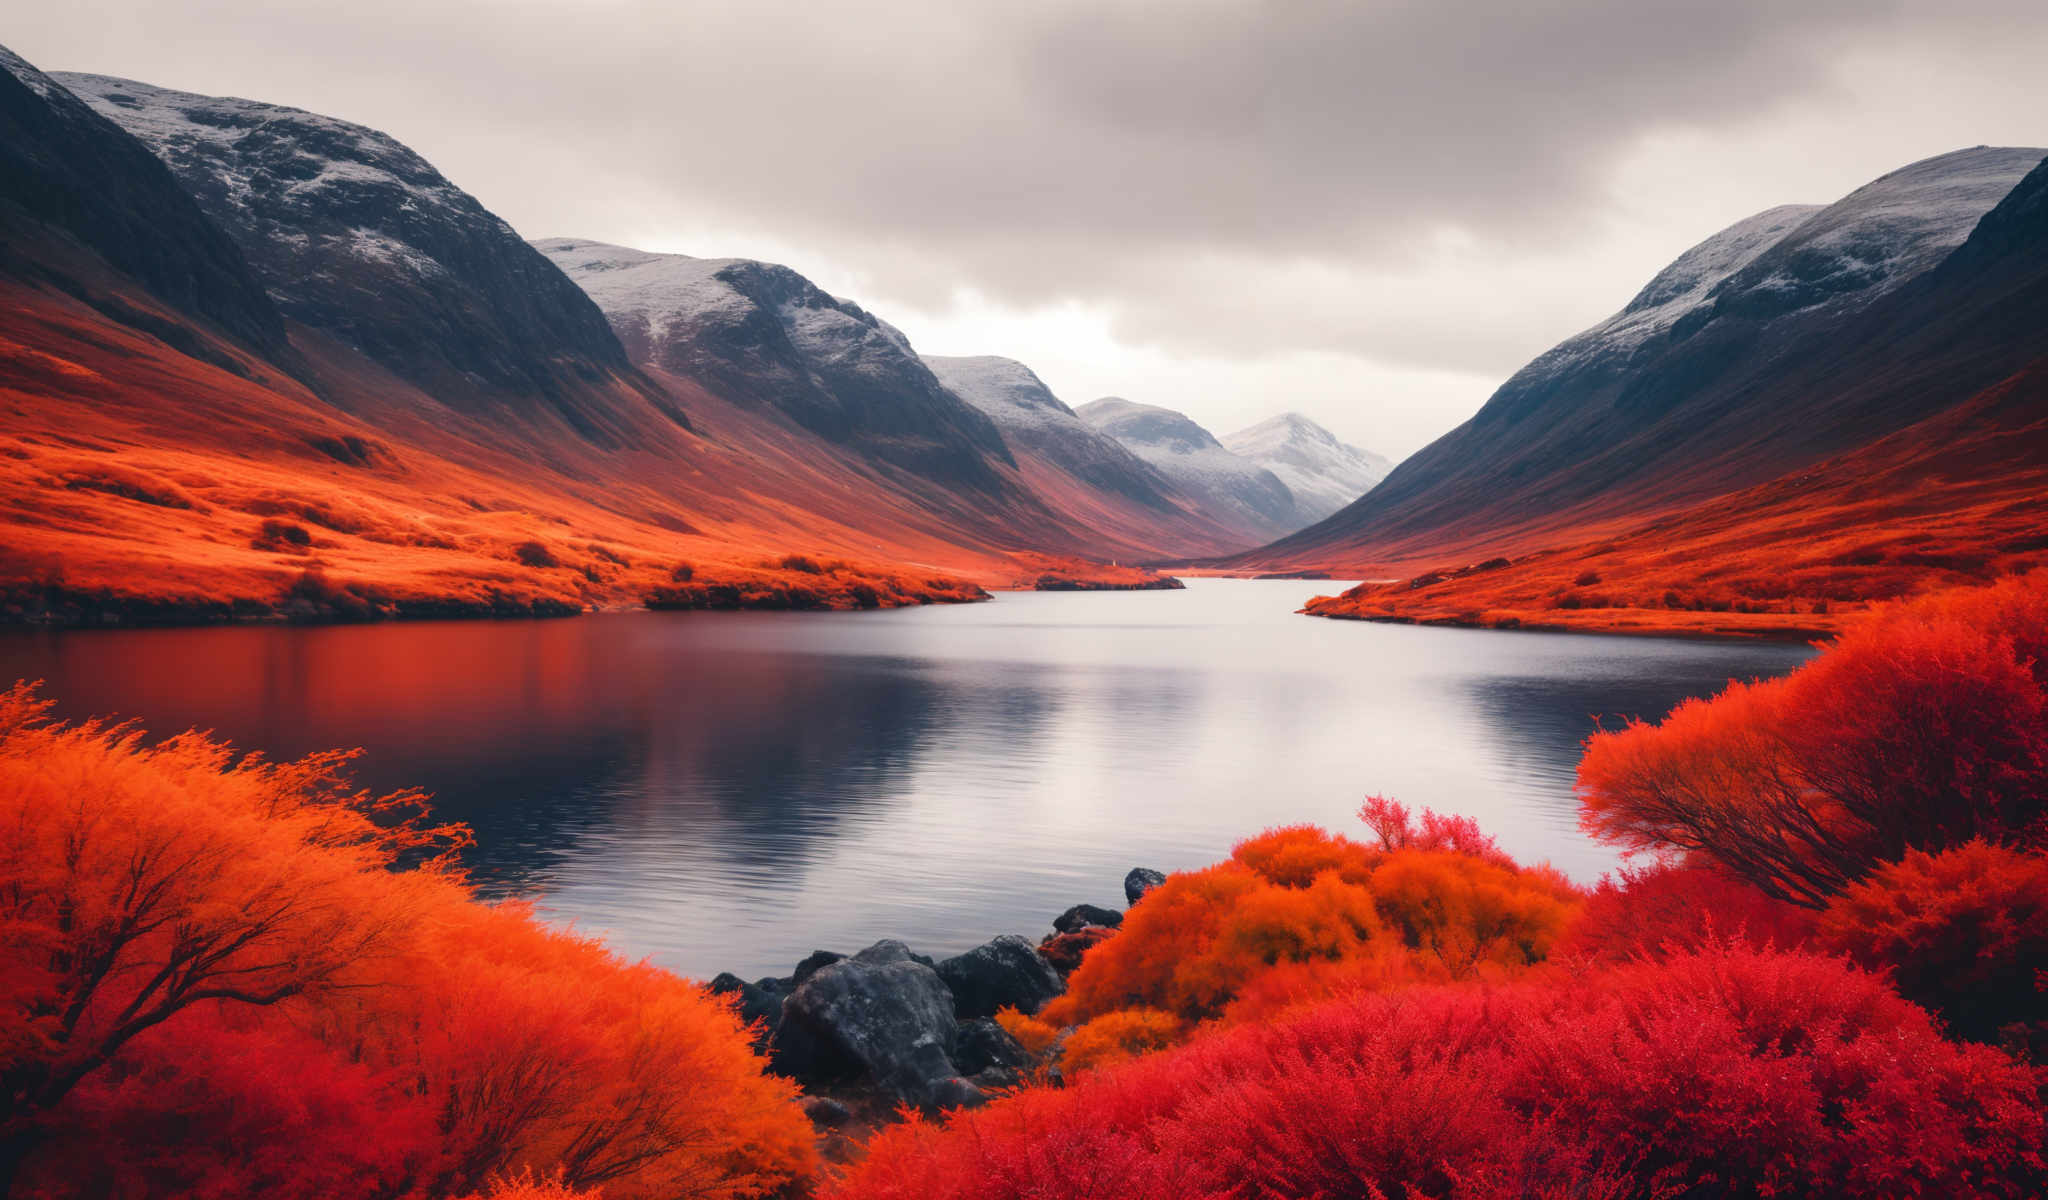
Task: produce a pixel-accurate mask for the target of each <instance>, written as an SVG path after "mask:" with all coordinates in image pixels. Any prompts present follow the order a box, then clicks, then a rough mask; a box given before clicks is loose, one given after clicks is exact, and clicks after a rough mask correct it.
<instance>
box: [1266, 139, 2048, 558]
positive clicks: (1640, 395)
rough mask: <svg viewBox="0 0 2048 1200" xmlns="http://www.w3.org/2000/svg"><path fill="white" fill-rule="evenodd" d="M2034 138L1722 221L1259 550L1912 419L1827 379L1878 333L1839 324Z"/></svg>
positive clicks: (1322, 544) (1627, 492)
mask: <svg viewBox="0 0 2048 1200" xmlns="http://www.w3.org/2000/svg"><path fill="white" fill-rule="evenodd" d="M2043 154H2044V152H2043V151H2042V150H2040V149H2031V148H2011V147H1987V146H1978V147H1974V148H1971V149H1966V150H1958V151H1954V152H1952V153H1948V154H1942V155H1937V156H1935V157H1933V158H1929V159H1925V160H1922V161H1920V162H1915V163H1911V164H1909V165H1907V166H1905V167H1901V168H1900V169H1898V170H1896V171H1892V172H1890V173H1888V174H1886V175H1884V176H1881V177H1879V178H1877V179H1875V180H1872V181H1871V182H1870V183H1868V184H1865V185H1864V186H1862V187H1860V188H1857V189H1856V190H1855V191H1853V192H1851V193H1849V194H1848V195H1846V196H1844V197H1843V198H1841V199H1840V200H1838V201H1836V202H1835V203H1833V204H1829V205H1827V206H1825V207H1815V206H1811V205H1788V206H1785V207H1781V208H1774V209H1770V210H1768V211H1765V212H1762V213H1758V214H1757V215H1755V216H1753V217H1750V218H1748V219H1746V220H1743V221H1739V222H1737V223H1735V224H1734V225H1731V226H1729V227H1728V228H1726V229H1723V230H1721V231H1720V232H1718V233H1716V234H1714V235H1713V236H1712V237H1710V238H1707V239H1706V240H1705V241H1703V242H1701V243H1699V244H1698V245H1696V246H1694V247H1693V248H1692V249H1690V250H1688V251H1686V252H1685V254H1683V255H1681V256H1680V257H1679V258H1678V259H1677V260H1676V261H1674V262H1672V263H1671V264H1670V265H1669V266H1667V267H1666V268H1665V269H1664V270H1662V271H1660V272H1659V273H1658V274H1657V275H1656V277H1655V278H1653V279H1652V280H1651V281H1650V282H1649V283H1648V284H1647V285H1646V286H1645V287H1644V288H1643V289H1642V290H1641V291H1640V292H1638V293H1637V294H1636V296H1635V297H1634V298H1633V299H1632V300H1631V301H1630V302H1629V303H1628V305H1627V306H1626V307H1624V308H1623V309H1622V310H1621V311H1620V312H1619V313H1616V314H1615V315H1614V316H1613V317H1610V318H1609V319H1607V320H1606V321H1603V322H1601V323H1600V324H1598V325H1596V326H1594V327H1593V328H1591V329H1588V330H1585V331H1584V332H1582V333H1579V334H1576V335H1574V336H1573V337H1571V338H1568V339H1566V340H1565V341H1563V342H1561V343H1560V344H1558V345H1557V346H1556V347H1554V348H1552V349H1551V350H1549V351H1548V352H1546V353H1544V354H1543V355H1541V356H1540V357H1538V358H1536V359H1535V360H1533V361H1532V362H1530V363H1529V364H1528V365H1526V366H1524V367H1523V368H1522V369H1521V370H1520V371H1517V372H1516V373H1515V374H1514V375H1513V376H1512V377H1511V378H1509V379H1508V380H1507V382H1505V383H1504V384H1502V385H1501V387H1500V388H1499V390H1497V391H1496V392H1495V393H1494V394H1493V396H1492V397H1491V398H1490V399H1489V400H1488V401H1487V403H1486V405H1485V406H1484V407H1483V408H1481V409H1480V411H1479V412H1478V413H1477V414H1475V415H1474V416H1473V417H1472V419H1471V420H1469V421H1467V422H1466V423H1465V424H1464V425H1461V426H1460V427H1458V428H1457V429H1455V430H1452V431H1451V432H1450V433H1448V434H1445V435H1444V436H1443V437H1441V438H1439V439H1438V440H1437V441H1436V442H1434V443H1432V444H1431V445H1429V446H1428V447H1426V448H1424V449H1423V450H1421V451H1419V452H1417V453H1416V454H1414V455H1412V456H1410V457H1409V458H1408V459H1406V460H1405V461H1403V462H1402V463H1401V464H1400V466H1398V467H1397V468H1396V469H1395V470H1394V471H1393V472H1392V473H1391V474H1389V475H1388V477H1387V478H1386V479H1385V480H1384V481H1383V482H1382V483H1380V484H1379V485H1378V486H1377V487H1375V488H1374V489H1373V490H1372V491H1371V492H1370V493H1369V494H1367V495H1366V496H1365V497H1364V498H1363V499H1362V500H1361V501H1360V502H1359V503H1357V504H1355V505H1352V506H1350V507H1348V508H1346V509H1344V510H1341V511H1340V512H1338V513H1337V514H1334V515H1333V516H1331V517H1330V518H1328V519H1327V520H1325V521H1323V522H1320V523H1318V524H1317V525H1316V526H1314V527H1313V528H1311V529H1307V530H1304V531H1302V533H1300V534H1299V535H1297V536H1295V537H1292V538H1289V539H1287V541H1286V542H1284V543H1282V544H1279V545H1276V546H1272V547H1268V548H1266V550H1263V551H1261V553H1262V554H1265V555H1267V557H1266V558H1265V559H1262V560H1261V564H1260V565H1268V564H1271V563H1281V562H1291V561H1294V560H1293V559H1291V558H1290V556H1300V555H1311V554H1312V555H1324V556H1327V555H1329V554H1331V553H1333V552H1334V551H1336V550H1338V549H1342V550H1343V552H1345V553H1363V551H1362V549H1361V548H1363V547H1367V546H1372V547H1384V546H1390V545H1394V544H1397V543H1398V544H1403V545H1432V546H1436V545H1441V544H1443V543H1444V541H1445V540H1446V539H1447V538H1450V537H1452V536H1459V537H1471V538H1474V539H1478V538H1481V537H1482V536H1484V535H1487V532H1488V531H1499V530H1511V529H1518V528H1525V527H1534V526H1536V525H1538V524H1540V523H1541V522H1544V521H1547V520H1550V519H1551V518H1552V515H1553V514H1557V513H1561V512H1570V511H1575V510H1576V509H1578V508H1579V507H1581V506H1584V507H1585V508H1586V510H1587V511H1599V512H1603V513H1605V514H1607V515H1610V516H1611V515H1613V513H1614V512H1615V511H1617V506H1619V505H1623V504H1634V505H1646V504H1651V503H1664V504H1669V503H1675V502H1679V501H1683V500H1685V499H1688V498H1697V497H1704V496H1710V495H1715V494H1719V493H1720V492H1723V491H1726V490H1728V489H1731V488H1737V487H1742V486H1747V485H1748V484H1751V483H1755V482H1758V481H1761V480H1763V479H1766V478H1771V477H1773V475H1774V473H1777V472H1782V471H1785V470H1789V469H1792V468H1793V467H1794V466H1796V465H1797V464H1800V463H1804V462H1812V461H1817V460H1819V459H1821V458H1824V457H1826V456H1828V455H1830V454H1835V453H1839V452H1841V451H1842V450H1844V449H1846V448H1848V447H1851V446H1853V445H1856V444H1860V443H1859V439H1861V438H1863V437H1866V436H1868V435H1870V433H1871V431H1872V430H1874V429H1876V428H1879V427H1893V428H1895V427H1897V426H1896V425H1894V424H1891V423H1893V422H1898V421H1905V420H1910V419H1913V417H1914V415H1915V413H1916V411H1917V410H1916V406H1915V404H1914V403H1913V402H1912V399H1911V392H1910V390H1908V391H1907V392H1904V393H1897V392H1894V391H1892V390H1888V389H1874V390H1867V391H1866V392H1865V393H1850V392H1843V391H1841V390H1839V389H1838V388H1837V387H1836V385H1835V382H1834V380H1835V377H1837V376H1844V377H1845V376H1846V375H1848V374H1851V373H1854V372H1855V371H1856V370H1860V369H1862V368H1861V367H1859V366H1858V365H1857V364H1856V363H1854V362H1850V361H1848V358H1845V357H1844V356H1848V357H1849V358H1853V357H1854V356H1856V355H1859V354H1874V353H1877V352H1879V351H1880V350H1881V349H1882V348H1881V347H1868V346H1856V345H1850V344H1846V343H1844V342H1843V340H1842V339H1843V338H1844V337H1845V336H1846V332H1845V331H1847V330H1849V329H1851V328H1853V327H1854V326H1855V323H1856V322H1858V321H1861V320H1862V319H1863V318H1864V317H1865V315H1866V314H1868V313H1870V312H1872V311H1875V310H1877V309H1878V308H1879V307H1880V306H1881V305H1883V304H1885V303H1888V302H1889V301H1891V300H1892V299H1893V298H1894V297H1896V296H1899V295H1906V294H1908V289H1909V285H1913V284H1915V281H1917V280H1921V279H1924V278H1927V277H1929V276H1930V275H1932V274H1933V273H1934V272H1935V268H1937V267H1938V266H1940V265H1941V264H1943V263H1944V262H1945V260H1947V259H1948V258H1949V256H1950V255H1951V254H1952V253H1954V252H1955V251H1956V249H1957V248H1958V247H1960V246H1962V245H1963V244H1964V242H1965V241H1966V239H1969V238H1970V236H1971V234H1972V231H1973V230H1974V229H1976V228H1977V226H1978V224H1979V222H1980V220H1981V219H1982V218H1983V217H1984V216H1985V215H1986V214H1987V213H1988V212H1990V211H1991V210H1992V209H1993V207H1994V206H1995V205H1998V204H1999V203H2000V202H2001V200H2003V199H2004V198H2005V197H2006V196H2007V195H2008V194H2009V193H2011V192H2012V190H2013V189H2014V188H2015V187H2016V186H2017V185H2018V184H2019V183H2020V181H2021V180H2022V179H2023V178H2025V177H2027V175H2028V173H2029V172H2030V171H2032V170H2033V169H2034V168H2035V167H2036V165H2037V164H2039V163H2040V162H2041V161H2042V157H2043ZM1893 336H1896V335H1893ZM1969 365H1970V364H1967V363H1959V364H1957V368H1958V369H1960V368H1962V367H1967V366H1969ZM1899 369H1900V370H1906V369H1907V368H1899ZM1879 390H1882V391H1883V394H1884V395H1885V396H1886V397H1888V398H1887V399H1886V400H1884V402H1883V404H1882V405H1879V404H1878V402H1877V401H1876V400H1874V399H1872V397H1873V396H1875V395H1876V394H1877V392H1878V391H1879ZM1859 396H1860V397H1861V398H1860V399H1859ZM1859 406H1861V407H1859ZM1852 411H1854V412H1855V413H1856V414H1857V415H1856V416H1854V417H1851V416H1849V415H1847V414H1849V413H1850V412H1852ZM1920 415H1924V413H1921V414H1920Z"/></svg>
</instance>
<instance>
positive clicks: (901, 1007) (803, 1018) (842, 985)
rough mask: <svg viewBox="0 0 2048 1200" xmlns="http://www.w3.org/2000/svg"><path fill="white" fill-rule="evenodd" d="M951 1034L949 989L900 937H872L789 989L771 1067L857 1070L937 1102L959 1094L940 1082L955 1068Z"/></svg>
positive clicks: (913, 1100) (923, 1102) (804, 1072)
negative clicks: (868, 942)
mask: <svg viewBox="0 0 2048 1200" xmlns="http://www.w3.org/2000/svg"><path fill="white" fill-rule="evenodd" d="M954 1033H955V1023H954V1018H953V995H952V993H951V992H950V991H948V990H947V988H946V985H945V983H944V981H942V980H941V979H940V978H939V976H938V973H937V972H936V971H934V970H932V969H931V968H930V967H928V966H925V965H924V964H923V963H920V962H918V961H916V960H915V959H914V958H913V957H912V956H911V954H910V951H909V949H908V948H907V947H905V946H904V945H903V943H901V942H878V943H876V944H875V945H873V946H870V947H868V948H867V949H866V950H863V951H861V952H860V953H859V954H856V955H854V956H853V957H852V958H850V959H842V960H840V961H838V962H834V963H830V964H828V965H826V966H822V967H819V968H818V969H817V970H815V971H813V972H812V973H811V974H810V975H809V977H807V978H806V979H804V981H803V982H802V983H799V984H798V985H797V987H796V990H795V991H793V992H791V993H790V995H789V999H788V1000H787V1001H785V1002H784V1003H783V1006H782V1023H781V1024H780V1025H778V1026H777V1027H776V1032H775V1057H776V1066H777V1069H778V1070H780V1071H782V1072H784V1073H786V1074H792V1075H795V1076H796V1077H797V1078H805V1079H809V1078H832V1077H840V1076H846V1075H864V1076H866V1077H867V1078H869V1079H871V1080H873V1081H874V1082H875V1084H876V1086H878V1087H879V1088H881V1089H882V1091H884V1092H885V1093H887V1094H888V1095H889V1096H891V1097H893V1098H894V1099H896V1100H898V1101H901V1102H903V1103H907V1104H914V1105H917V1106H918V1107H920V1108H925V1109H936V1108H938V1107H940V1106H941V1102H942V1100H950V1101H951V1102H953V1103H959V1102H962V1101H961V1096H962V1095H964V1093H959V1091H958V1089H952V1090H942V1088H941V1085H942V1084H945V1083H946V1082H947V1081H949V1080H954V1079H957V1078H958V1076H959V1074H960V1072H959V1071H958V1070H957V1069H955V1068H954V1066H953V1060H952V1057H951V1056H952V1052H953V1038H954ZM963 1083H964V1081H963ZM965 1086H970V1087H971V1086H972V1085H965Z"/></svg>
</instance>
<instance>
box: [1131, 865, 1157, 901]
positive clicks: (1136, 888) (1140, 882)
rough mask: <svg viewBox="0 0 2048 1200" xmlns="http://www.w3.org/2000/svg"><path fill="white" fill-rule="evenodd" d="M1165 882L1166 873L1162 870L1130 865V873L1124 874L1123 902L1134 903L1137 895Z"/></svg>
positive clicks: (1141, 894)
mask: <svg viewBox="0 0 2048 1200" xmlns="http://www.w3.org/2000/svg"><path fill="white" fill-rule="evenodd" d="M1165 882H1166V874H1165V872H1163V871H1155V870H1153V869H1152V868H1150V867H1132V868H1131V873H1130V874H1128V875H1126V876H1124V902H1125V903H1126V904H1136V903H1137V902H1138V899H1139V897H1141V896H1143V895H1144V894H1145V893H1146V892H1149V891H1151V890H1152V889H1153V888H1156V887H1158V886H1159V885H1160V884H1162V883H1165Z"/></svg>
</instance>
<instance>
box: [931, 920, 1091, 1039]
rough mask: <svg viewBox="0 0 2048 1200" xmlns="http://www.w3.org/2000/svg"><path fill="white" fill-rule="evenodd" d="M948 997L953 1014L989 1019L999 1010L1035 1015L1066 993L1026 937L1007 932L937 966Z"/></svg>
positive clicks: (1061, 983) (1063, 986)
mask: <svg viewBox="0 0 2048 1200" xmlns="http://www.w3.org/2000/svg"><path fill="white" fill-rule="evenodd" d="M938 974H939V978H940V979H943V980H945V981H946V986H947V987H948V988H949V989H951V990H952V993H953V1011H954V1015H956V1016H958V1017H960V1018H961V1019H962V1020H966V1019H968V1018H971V1017H992V1016H994V1015H995V1014H996V1010H997V1009H999V1008H1003V1007H1006V1006H1008V1007H1013V1008H1017V1009H1019V1010H1021V1011H1023V1012H1027V1013H1035V1012H1037V1011H1038V1010H1039V1009H1041V1008H1044V1007H1045V1004H1046V1001H1048V1000H1051V999H1052V998H1053V997H1054V996H1057V995H1059V994H1060V993H1061V992H1064V991H1066V990H1067V988H1066V984H1065V983H1063V982H1062V981H1061V980H1060V974H1059V972H1058V971H1055V970H1053V968H1052V965H1051V964H1050V963H1048V962H1046V961H1045V960H1044V959H1043V958H1040V957H1039V956H1038V949H1037V948H1036V947H1034V946H1033V945H1032V944H1031V942H1030V940H1029V939H1027V938H1021V937H1018V936H1017V935H1016V934H1014V933H1006V934H1004V935H1003V936H1001V937H999V938H996V939H995V940H993V941H990V942H987V943H985V944H983V945H980V946H976V947H975V948H974V949H972V950H969V951H968V952H967V953H965V954H956V955H954V956H953V957H952V958H949V959H947V960H945V961H944V962H942V963H940V964H939V965H938Z"/></svg>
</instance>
